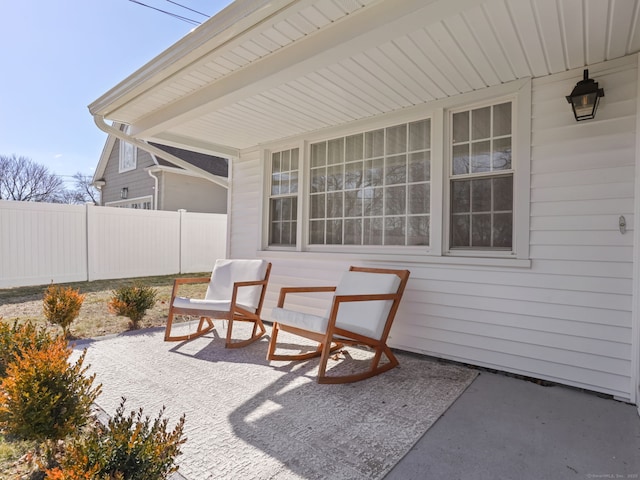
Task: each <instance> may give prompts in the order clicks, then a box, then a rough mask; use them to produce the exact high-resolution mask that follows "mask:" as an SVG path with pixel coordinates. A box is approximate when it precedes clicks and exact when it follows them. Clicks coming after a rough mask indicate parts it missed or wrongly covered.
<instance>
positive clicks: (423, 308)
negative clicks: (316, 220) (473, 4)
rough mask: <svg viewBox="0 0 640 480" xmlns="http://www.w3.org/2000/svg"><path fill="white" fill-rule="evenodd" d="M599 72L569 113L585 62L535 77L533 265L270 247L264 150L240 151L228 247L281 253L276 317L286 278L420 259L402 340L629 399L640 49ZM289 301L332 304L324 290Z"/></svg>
mask: <svg viewBox="0 0 640 480" xmlns="http://www.w3.org/2000/svg"><path fill="white" fill-rule="evenodd" d="M590 72H591V74H592V75H591V76H592V77H593V78H595V79H596V80H597V81H598V82H599V83H600V86H601V87H604V88H605V92H606V97H605V98H604V99H603V102H602V104H601V107H600V109H599V111H598V115H597V118H596V120H593V121H590V122H580V123H576V122H575V121H573V120H571V121H567V115H566V113H567V109H568V108H569V105H568V104H567V103H566V101H565V100H564V96H565V95H567V94H568V93H569V92H570V89H571V88H572V86H573V85H574V84H575V81H576V78H578V79H579V78H580V76H581V73H582V71H581V70H580V71H579V72H577V71H572V72H566V73H561V74H557V75H553V76H550V77H545V78H541V79H535V80H534V81H533V83H532V139H531V142H532V150H531V156H532V159H531V192H530V193H531V224H530V258H531V268H501V267H482V266H475V267H473V266H464V265H458V264H457V265H448V264H437V265H436V264H429V263H421V262H420V263H403V262H401V261H397V262H394V261H375V259H374V258H373V257H372V258H371V261H363V260H361V259H358V260H351V259H349V257H348V256H345V255H331V254H306V253H298V254H295V253H291V252H289V253H286V254H284V253H281V252H269V251H260V238H261V230H260V229H261V226H262V223H261V222H262V221H261V216H262V210H261V208H262V207H261V205H262V182H263V166H262V163H261V159H260V152H259V151H256V150H253V151H245V152H243V153H242V155H241V156H240V158H239V160H238V161H236V162H234V164H233V185H232V190H231V198H230V202H231V203H230V215H231V221H230V237H229V248H230V256H231V257H235V258H239V257H255V256H261V257H263V258H267V259H270V260H271V261H272V262H273V264H274V267H273V270H272V276H271V281H270V285H269V289H268V294H267V298H266V304H265V318H266V319H269V316H270V310H271V308H272V307H273V306H275V302H276V300H277V295H278V291H279V288H280V287H281V286H284V285H312V284H320V285H322V284H332V283H335V282H336V281H337V280H338V279H339V277H340V275H341V273H342V272H343V271H344V270H346V269H347V268H348V266H349V265H350V264H352V263H357V264H360V265H377V266H388V267H399V268H409V269H410V270H411V278H410V281H409V284H408V287H407V291H406V293H405V297H404V299H403V303H402V305H401V308H400V311H399V314H398V317H397V318H396V322H395V323H394V326H393V329H392V331H391V338H390V344H391V345H392V346H393V347H396V348H399V349H403V350H408V351H413V352H420V353H425V354H429V355H434V356H436V357H442V358H447V359H452V360H457V361H461V362H466V363H470V364H475V365H481V366H485V367H489V368H495V369H499V370H504V371H508V372H513V373H517V374H522V375H526V376H531V377H536V378H541V379H548V380H551V381H557V382H560V383H563V384H567V385H573V386H576V387H581V388H586V389H589V390H594V391H598V392H603V393H607V394H612V395H614V396H616V397H619V398H622V399H631V398H632V394H631V392H632V379H631V376H632V375H631V370H632V358H631V356H632V353H631V352H632V345H631V328H632V327H631V307H632V269H633V258H632V257H633V228H634V225H633V215H634V177H635V167H634V165H635V129H636V127H635V122H636V90H637V59H636V57H635V56H632V57H628V58H627V59H624V60H622V61H620V60H618V61H615V62H610V63H609V64H602V65H599V66H594V67H592V69H591V70H590ZM620 215H623V216H624V217H625V218H626V221H627V233H625V234H624V235H623V234H621V233H620V231H619V229H618V218H619V216H620ZM291 306H293V307H298V308H304V309H307V310H308V311H310V312H316V313H318V312H323V311H324V308H325V305H324V304H323V302H322V300H321V299H319V298H317V297H314V298H312V297H301V298H299V299H298V300H296V303H292V304H291Z"/></svg>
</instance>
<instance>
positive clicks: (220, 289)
mask: <svg viewBox="0 0 640 480" xmlns="http://www.w3.org/2000/svg"><path fill="white" fill-rule="evenodd" d="M267 265H268V262H267V261H266V260H235V259H234V260H222V259H221V260H216V264H215V266H214V267H213V272H211V281H210V282H209V286H208V287H207V293H206V295H205V300H206V301H222V302H225V301H226V302H230V301H231V296H232V295H233V284H234V283H235V282H251V281H256V280H264V276H265V274H266V273H267ZM261 292H262V286H256V287H241V288H239V289H238V296H237V297H236V304H238V305H242V306H244V307H245V308H247V309H248V310H253V311H255V310H256V309H257V308H258V303H259V302H260V293H261ZM174 305H175V303H174ZM227 310H229V309H228V308H227Z"/></svg>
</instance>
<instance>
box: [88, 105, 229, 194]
mask: <svg viewBox="0 0 640 480" xmlns="http://www.w3.org/2000/svg"><path fill="white" fill-rule="evenodd" d="M93 121H94V122H95V124H96V125H97V126H98V128H99V129H100V130H102V131H103V132H105V133H107V134H109V135H113V136H114V137H116V138H117V139H119V140H122V141H123V142H127V143H130V144H132V145H135V146H136V147H138V148H140V149H141V150H144V151H145V152H149V153H150V154H152V155H156V156H158V157H162V158H164V159H165V160H168V161H170V162H171V163H173V164H174V165H177V166H179V167H182V168H184V169H185V170H187V171H192V172H197V173H199V174H200V175H202V176H203V177H204V178H206V179H208V180H210V181H212V182H213V183H215V184H216V185H220V186H221V187H224V188H229V182H227V181H226V180H223V179H221V178H220V177H218V176H216V175H212V174H211V173H209V172H207V171H206V170H203V169H201V168H198V167H196V166H195V165H192V164H190V163H189V162H185V161H184V160H182V159H181V158H178V157H176V156H175V155H171V154H170V153H168V152H165V151H164V150H162V149H161V148H158V147H154V146H153V145H150V144H148V143H147V142H143V141H142V140H138V139H137V138H134V137H132V136H130V135H127V134H126V133H125V132H123V131H121V130H118V129H117V128H114V127H113V126H111V125H109V124H108V123H107V122H105V121H104V117H103V116H102V115H94V116H93Z"/></svg>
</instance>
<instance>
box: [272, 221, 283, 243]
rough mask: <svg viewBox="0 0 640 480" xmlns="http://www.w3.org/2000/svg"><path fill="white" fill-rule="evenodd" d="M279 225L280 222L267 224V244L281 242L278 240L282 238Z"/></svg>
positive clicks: (280, 224)
mask: <svg viewBox="0 0 640 480" xmlns="http://www.w3.org/2000/svg"><path fill="white" fill-rule="evenodd" d="M281 227H282V223H281V222H272V223H271V225H270V226H269V244H270V245H280V244H281V241H280V239H281V238H282V234H281V231H280V229H281Z"/></svg>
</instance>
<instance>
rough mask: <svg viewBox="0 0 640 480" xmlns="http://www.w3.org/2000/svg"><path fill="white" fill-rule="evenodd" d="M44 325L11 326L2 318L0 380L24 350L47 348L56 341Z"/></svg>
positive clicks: (0, 323) (0, 320)
mask: <svg viewBox="0 0 640 480" xmlns="http://www.w3.org/2000/svg"><path fill="white" fill-rule="evenodd" d="M54 340H55V339H54V337H52V336H51V335H50V334H49V333H48V332H47V330H46V328H44V327H40V328H37V327H36V326H35V325H34V324H33V323H31V322H26V323H23V324H22V325H18V322H17V321H15V322H13V325H12V326H10V325H9V324H8V323H7V322H4V321H3V320H2V318H0V380H2V379H3V378H4V377H5V376H6V372H7V367H8V365H9V363H11V362H13V361H14V360H16V358H18V357H20V356H21V355H22V353H21V352H22V351H24V350H27V349H29V348H31V347H33V348H36V349H38V350H46V349H47V348H48V347H49V345H51V344H52V343H53V342H54Z"/></svg>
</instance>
